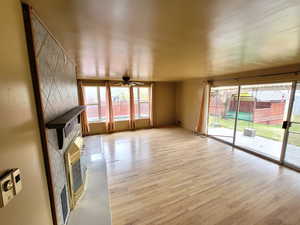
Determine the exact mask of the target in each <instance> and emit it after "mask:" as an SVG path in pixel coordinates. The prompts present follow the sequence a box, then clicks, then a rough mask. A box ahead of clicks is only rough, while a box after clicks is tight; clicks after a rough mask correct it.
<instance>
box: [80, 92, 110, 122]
mask: <svg viewBox="0 0 300 225" xmlns="http://www.w3.org/2000/svg"><path fill="white" fill-rule="evenodd" d="M84 95H85V101H86V105H87V117H88V121H89V122H99V121H100V122H104V121H106V115H107V114H106V113H107V104H106V88H105V87H84ZM99 101H100V102H99Z"/></svg>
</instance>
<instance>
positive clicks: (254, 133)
mask: <svg viewBox="0 0 300 225" xmlns="http://www.w3.org/2000/svg"><path fill="white" fill-rule="evenodd" d="M291 89H292V83H278V84H261V85H245V86H241V89H240V100H239V113H238V117H237V126H236V138H235V145H236V146H239V147H243V148H245V149H247V150H250V151H254V152H257V153H259V154H262V155H265V156H267V157H270V158H273V159H275V160H280V155H281V150H282V144H283V138H284V129H282V122H283V121H284V120H286V119H287V112H288V107H289V99H290V95H291Z"/></svg>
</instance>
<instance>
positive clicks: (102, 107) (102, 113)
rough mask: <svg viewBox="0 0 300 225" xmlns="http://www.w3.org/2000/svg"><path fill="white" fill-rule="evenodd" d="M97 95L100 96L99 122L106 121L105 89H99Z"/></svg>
mask: <svg viewBox="0 0 300 225" xmlns="http://www.w3.org/2000/svg"><path fill="white" fill-rule="evenodd" d="M99 95H100V98H99V99H100V115H99V117H100V118H99V120H100V121H102V122H105V121H106V117H107V113H108V111H107V110H108V109H107V103H106V87H99Z"/></svg>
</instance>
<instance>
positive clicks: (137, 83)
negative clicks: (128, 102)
mask: <svg viewBox="0 0 300 225" xmlns="http://www.w3.org/2000/svg"><path fill="white" fill-rule="evenodd" d="M132 83H134V84H135V85H145V84H144V83H142V82H138V81H136V82H132Z"/></svg>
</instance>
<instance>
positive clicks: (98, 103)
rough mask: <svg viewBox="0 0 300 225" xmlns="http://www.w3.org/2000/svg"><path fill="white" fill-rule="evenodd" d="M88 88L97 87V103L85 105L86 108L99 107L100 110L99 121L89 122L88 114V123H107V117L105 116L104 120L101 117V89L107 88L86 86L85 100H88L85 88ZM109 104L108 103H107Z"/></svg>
mask: <svg viewBox="0 0 300 225" xmlns="http://www.w3.org/2000/svg"><path fill="white" fill-rule="evenodd" d="M88 87H95V88H96V90H97V103H85V105H86V106H97V108H98V119H97V120H93V121H90V120H89V117H88V114H87V119H88V123H105V122H106V120H107V116H104V118H103V119H102V116H101V108H102V106H101V93H100V88H101V87H102V88H105V86H102V85H101V86H85V87H84V99H87V98H86V92H85V88H88ZM105 91H106V89H105ZM106 104H107V102H106Z"/></svg>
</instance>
